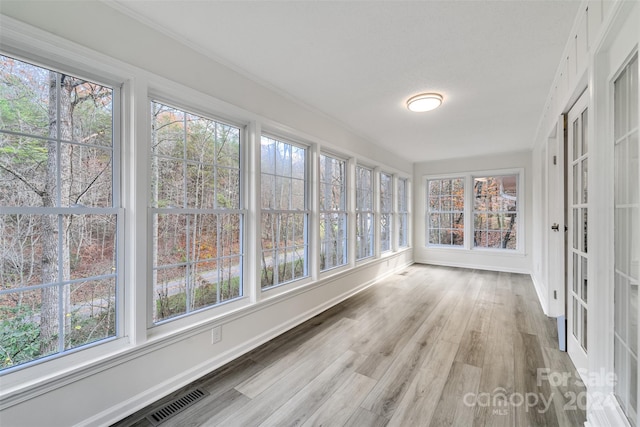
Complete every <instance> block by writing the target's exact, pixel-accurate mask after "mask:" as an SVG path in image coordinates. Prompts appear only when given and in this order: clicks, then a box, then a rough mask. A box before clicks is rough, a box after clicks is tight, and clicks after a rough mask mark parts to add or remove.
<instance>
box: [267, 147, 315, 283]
mask: <svg viewBox="0 0 640 427" xmlns="http://www.w3.org/2000/svg"><path fill="white" fill-rule="evenodd" d="M260 156H261V160H260V162H261V193H260V194H261V204H262V215H261V221H262V223H261V225H262V239H261V245H262V246H261V249H262V257H261V264H262V269H261V272H260V276H261V277H260V280H261V286H262V289H267V288H270V287H273V286H277V285H281V284H283V283H287V282H291V281H293V280H297V279H300V278H303V277H307V276H308V275H309V273H308V251H309V242H308V233H307V224H308V221H309V210H308V207H307V206H308V205H307V178H306V177H307V150H306V149H304V148H302V147H298V146H296V145H293V144H290V143H287V142H283V141H280V140H278V139H275V138H271V137H268V136H262V140H261V154H260Z"/></svg>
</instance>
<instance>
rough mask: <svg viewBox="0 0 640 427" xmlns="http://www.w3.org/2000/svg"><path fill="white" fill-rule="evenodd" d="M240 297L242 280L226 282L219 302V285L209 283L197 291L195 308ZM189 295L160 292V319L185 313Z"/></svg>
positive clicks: (221, 288) (157, 305) (158, 306)
mask: <svg viewBox="0 0 640 427" xmlns="http://www.w3.org/2000/svg"><path fill="white" fill-rule="evenodd" d="M236 296H240V278H239V277H232V278H231V279H230V280H225V281H223V282H222V284H221V286H220V301H218V286H217V283H208V284H207V285H204V286H199V287H197V288H196V289H195V301H194V302H193V306H194V307H197V308H203V307H208V306H211V305H215V304H217V303H219V302H222V301H226V300H229V299H231V298H233V297H236ZM186 301H187V295H186V293H184V292H180V293H177V294H175V295H169V294H168V292H167V290H166V289H163V290H161V291H158V297H157V299H156V310H157V313H158V314H157V318H158V319H168V318H170V317H174V316H179V315H181V314H184V313H185V308H186V306H187V302H186Z"/></svg>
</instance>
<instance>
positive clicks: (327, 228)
mask: <svg viewBox="0 0 640 427" xmlns="http://www.w3.org/2000/svg"><path fill="white" fill-rule="evenodd" d="M346 188H347V187H346V162H345V161H344V160H341V159H337V158H335V157H331V156H329V155H326V154H321V155H320V271H325V270H328V269H330V268H334V267H338V266H341V265H345V264H346V263H347V209H346V201H347V200H346V199H347V198H346V195H347V191H346Z"/></svg>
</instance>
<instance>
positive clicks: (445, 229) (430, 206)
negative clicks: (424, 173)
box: [427, 178, 465, 246]
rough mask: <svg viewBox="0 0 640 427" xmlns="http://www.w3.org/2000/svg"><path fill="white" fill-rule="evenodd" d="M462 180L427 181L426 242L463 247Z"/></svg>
mask: <svg viewBox="0 0 640 427" xmlns="http://www.w3.org/2000/svg"><path fill="white" fill-rule="evenodd" d="M464 181H465V180H464V178H447V179H430V180H428V181H427V222H428V227H427V242H428V244H429V245H447V246H463V245H464Z"/></svg>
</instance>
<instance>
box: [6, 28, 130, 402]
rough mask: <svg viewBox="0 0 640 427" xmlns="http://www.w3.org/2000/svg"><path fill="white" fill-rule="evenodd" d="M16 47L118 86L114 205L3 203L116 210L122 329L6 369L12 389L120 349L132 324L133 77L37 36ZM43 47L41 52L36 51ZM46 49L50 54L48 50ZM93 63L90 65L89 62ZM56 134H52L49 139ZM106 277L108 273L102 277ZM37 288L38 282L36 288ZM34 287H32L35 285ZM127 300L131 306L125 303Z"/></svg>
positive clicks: (29, 57)
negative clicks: (129, 160) (128, 160)
mask: <svg viewBox="0 0 640 427" xmlns="http://www.w3.org/2000/svg"><path fill="white" fill-rule="evenodd" d="M11 42H12V44H11V46H8V45H5V44H4V43H3V45H2V50H1V51H0V53H2V54H3V55H5V56H9V57H12V58H14V59H16V60H19V61H23V62H27V63H30V64H32V65H35V66H38V67H41V68H44V69H47V70H52V71H56V72H58V73H61V74H68V75H71V76H74V77H78V78H81V79H84V80H86V81H90V82H92V83H97V84H101V85H104V86H108V87H110V88H111V89H112V91H113V92H112V106H113V107H112V108H113V111H114V112H113V115H112V120H113V122H112V127H113V134H112V143H113V151H112V164H113V166H112V197H113V200H112V206H111V207H105V208H86V207H53V208H38V207H13V208H9V207H3V208H2V212H3V214H43V213H45V212H46V213H48V214H55V215H64V214H111V215H116V227H117V228H116V230H117V231H116V242H117V249H116V266H115V267H116V273H115V277H116V295H115V304H116V319H115V322H116V332H115V335H114V336H112V337H107V338H104V339H101V340H98V341H94V342H91V343H88V344H84V345H81V346H78V347H74V348H71V349H68V350H64V351H61V352H56V353H54V354H51V355H48V356H45V357H41V358H38V359H34V360H32V361H29V362H26V363H22V364H19V365H15V366H11V367H9V368H6V369H3V370H2V371H0V377H1V378H2V382H3V387H4V388H6V389H7V390H11V389H12V388H14V387H19V386H20V385H21V384H24V383H29V382H31V381H34V380H37V379H39V378H43V377H50V376H51V372H58V371H60V370H62V369H64V368H65V367H68V366H69V364H80V363H82V361H85V360H91V359H96V358H100V357H102V356H103V355H104V354H105V353H108V352H111V351H117V350H120V349H123V348H125V347H126V346H127V344H128V343H127V339H126V338H125V335H126V333H127V331H128V328H129V326H130V322H129V321H128V319H127V318H126V317H125V312H126V311H127V310H128V307H129V305H128V304H129V303H128V302H127V300H126V298H125V294H126V292H127V288H125V276H126V274H127V268H126V264H127V263H126V259H125V255H124V254H125V251H126V250H127V249H126V248H127V242H126V241H125V226H126V225H125V224H126V223H125V214H126V212H125V209H124V206H125V203H126V202H125V199H124V197H123V195H122V193H121V189H122V187H123V184H124V183H125V182H126V181H127V174H126V166H125V165H124V162H123V161H122V159H123V156H122V153H123V152H124V151H125V144H126V139H125V138H123V135H125V132H126V129H125V127H124V126H125V123H124V122H123V121H122V117H123V115H124V114H125V112H126V111H127V107H128V102H127V97H126V92H127V90H128V88H129V83H128V80H127V77H126V76H125V75H124V74H123V73H122V72H121V71H120V70H115V69H113V68H111V67H104V68H103V67H95V66H92V65H91V64H90V61H85V58H83V57H81V56H80V55H77V54H75V53H72V52H70V51H68V50H66V49H62V48H58V47H53V46H50V45H48V43H45V42H41V41H39V40H34V39H32V38H31V37H23V36H22V35H20V36H19V40H18V41H16V40H11ZM34 52H38V53H34ZM43 53H46V55H45V54H43ZM87 62H89V64H88V63H87ZM125 82H126V83H125ZM45 139H50V138H48V137H47V138H45ZM100 277H102V276H100ZM82 280H84V279H81V280H69V281H64V282H60V283H59V284H58V285H57V286H60V285H64V284H69V283H75V282H78V281H82ZM35 288H36V287H34V289H35ZM29 289H31V288H29ZM125 304H126V305H125Z"/></svg>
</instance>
